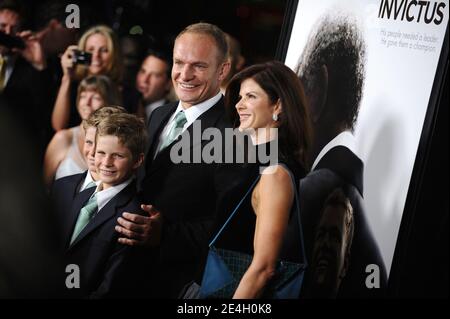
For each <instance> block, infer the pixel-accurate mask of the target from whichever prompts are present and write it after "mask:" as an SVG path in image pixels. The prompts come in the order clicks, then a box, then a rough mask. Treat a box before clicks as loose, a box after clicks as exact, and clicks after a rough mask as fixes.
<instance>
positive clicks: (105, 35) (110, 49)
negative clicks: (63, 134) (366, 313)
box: [52, 25, 122, 131]
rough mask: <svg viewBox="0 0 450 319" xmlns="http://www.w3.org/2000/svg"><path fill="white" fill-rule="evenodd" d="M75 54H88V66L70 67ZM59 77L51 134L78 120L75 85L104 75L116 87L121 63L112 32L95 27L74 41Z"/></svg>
mask: <svg viewBox="0 0 450 319" xmlns="http://www.w3.org/2000/svg"><path fill="white" fill-rule="evenodd" d="M75 50H80V51H86V52H89V53H91V54H92V60H91V63H90V65H82V64H75V63H74V60H73V58H74V54H75V52H74V51H75ZM61 67H62V70H63V77H62V79H61V85H60V87H59V91H58V95H57V97H56V101H55V105H54V107H53V113H52V127H53V129H54V130H55V131H59V130H62V129H64V128H67V127H69V126H71V125H76V123H78V122H79V118H78V117H77V115H76V112H75V101H76V88H77V86H78V82H79V81H81V80H82V79H83V78H85V77H86V76H89V75H100V74H101V75H106V76H108V77H109V78H110V79H111V80H112V81H113V82H115V83H119V81H120V79H121V75H122V63H121V58H120V50H119V44H118V40H117V36H116V35H115V33H114V31H113V30H112V29H111V28H109V27H108V26H104V25H99V26H94V27H92V28H90V29H88V30H87V31H86V32H85V33H84V34H83V35H82V36H81V38H80V40H79V41H78V45H71V46H69V47H68V48H67V49H66V51H65V52H64V54H63V55H62V57H61Z"/></svg>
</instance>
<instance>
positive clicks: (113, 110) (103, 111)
mask: <svg viewBox="0 0 450 319" xmlns="http://www.w3.org/2000/svg"><path fill="white" fill-rule="evenodd" d="M126 112H127V110H125V108H123V107H121V106H116V105H114V106H105V107H101V108H99V109H97V110H95V111H94V112H92V114H91V115H89V117H88V118H87V119H86V120H83V128H84V130H85V131H86V130H87V129H88V128H89V127H95V128H96V127H97V126H98V124H99V123H100V122H101V121H102V120H103V119H105V118H107V117H109V116H110V115H112V114H117V113H126Z"/></svg>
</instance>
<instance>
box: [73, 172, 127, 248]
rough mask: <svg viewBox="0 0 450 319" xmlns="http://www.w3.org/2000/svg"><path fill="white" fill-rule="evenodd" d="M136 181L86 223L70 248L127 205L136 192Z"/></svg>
mask: <svg viewBox="0 0 450 319" xmlns="http://www.w3.org/2000/svg"><path fill="white" fill-rule="evenodd" d="M135 188H136V182H135V181H133V182H131V183H130V184H129V185H128V186H127V187H125V188H124V189H123V190H122V191H121V192H120V193H118V194H117V195H116V196H114V197H113V198H112V199H111V200H110V201H109V202H108V203H107V204H106V205H105V206H104V207H103V208H102V209H101V210H99V211H98V212H97V214H95V216H94V218H92V219H91V221H90V222H89V223H88V224H87V225H86V227H85V228H84V229H83V230H82V231H81V233H80V234H79V235H78V237H77V239H75V241H74V242H73V243H72V245H71V246H70V248H69V249H71V248H72V247H74V246H76V245H77V244H78V243H79V242H80V241H82V240H83V239H84V238H85V237H86V236H87V235H89V234H90V233H91V232H93V231H94V230H95V229H96V228H98V227H99V226H101V225H102V224H103V223H104V222H106V221H107V220H109V219H110V218H112V217H114V216H115V215H116V212H117V209H118V208H120V207H123V206H125V205H126V204H127V203H128V202H129V201H130V199H131V197H132V196H133V194H134V193H135V192H134V191H135ZM80 209H81V208H80Z"/></svg>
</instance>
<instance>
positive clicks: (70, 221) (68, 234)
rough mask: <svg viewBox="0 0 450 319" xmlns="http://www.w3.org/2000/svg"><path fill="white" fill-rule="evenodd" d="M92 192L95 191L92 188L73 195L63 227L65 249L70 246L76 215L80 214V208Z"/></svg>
mask: <svg viewBox="0 0 450 319" xmlns="http://www.w3.org/2000/svg"><path fill="white" fill-rule="evenodd" d="M94 191H95V187H92V188H88V189H86V190H84V191H82V192H81V193H79V194H77V195H75V197H74V199H73V202H72V203H73V204H72V207H71V210H70V213H69V215H68V216H67V217H68V218H67V219H65V220H66V224H65V226H64V239H65V243H66V246H65V247H68V246H69V244H70V239H71V238H72V232H73V229H74V228H75V224H76V222H77V219H78V215H79V213H80V210H81V208H83V206H84V205H85V204H86V202H87V201H88V200H89V198H90V197H91V195H92V194H93V193H94Z"/></svg>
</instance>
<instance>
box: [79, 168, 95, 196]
mask: <svg viewBox="0 0 450 319" xmlns="http://www.w3.org/2000/svg"><path fill="white" fill-rule="evenodd" d="M90 182H94V183H95V185H97V187H98V184H99V183H100V182H99V181H94V179H93V178H92V175H91V171H90V170H88V171H87V173H86V177H85V178H84V182H83V184H82V185H81V188H80V193H81V192H82V191H84V190H85V189H86V186H88V185H89V183H90Z"/></svg>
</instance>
